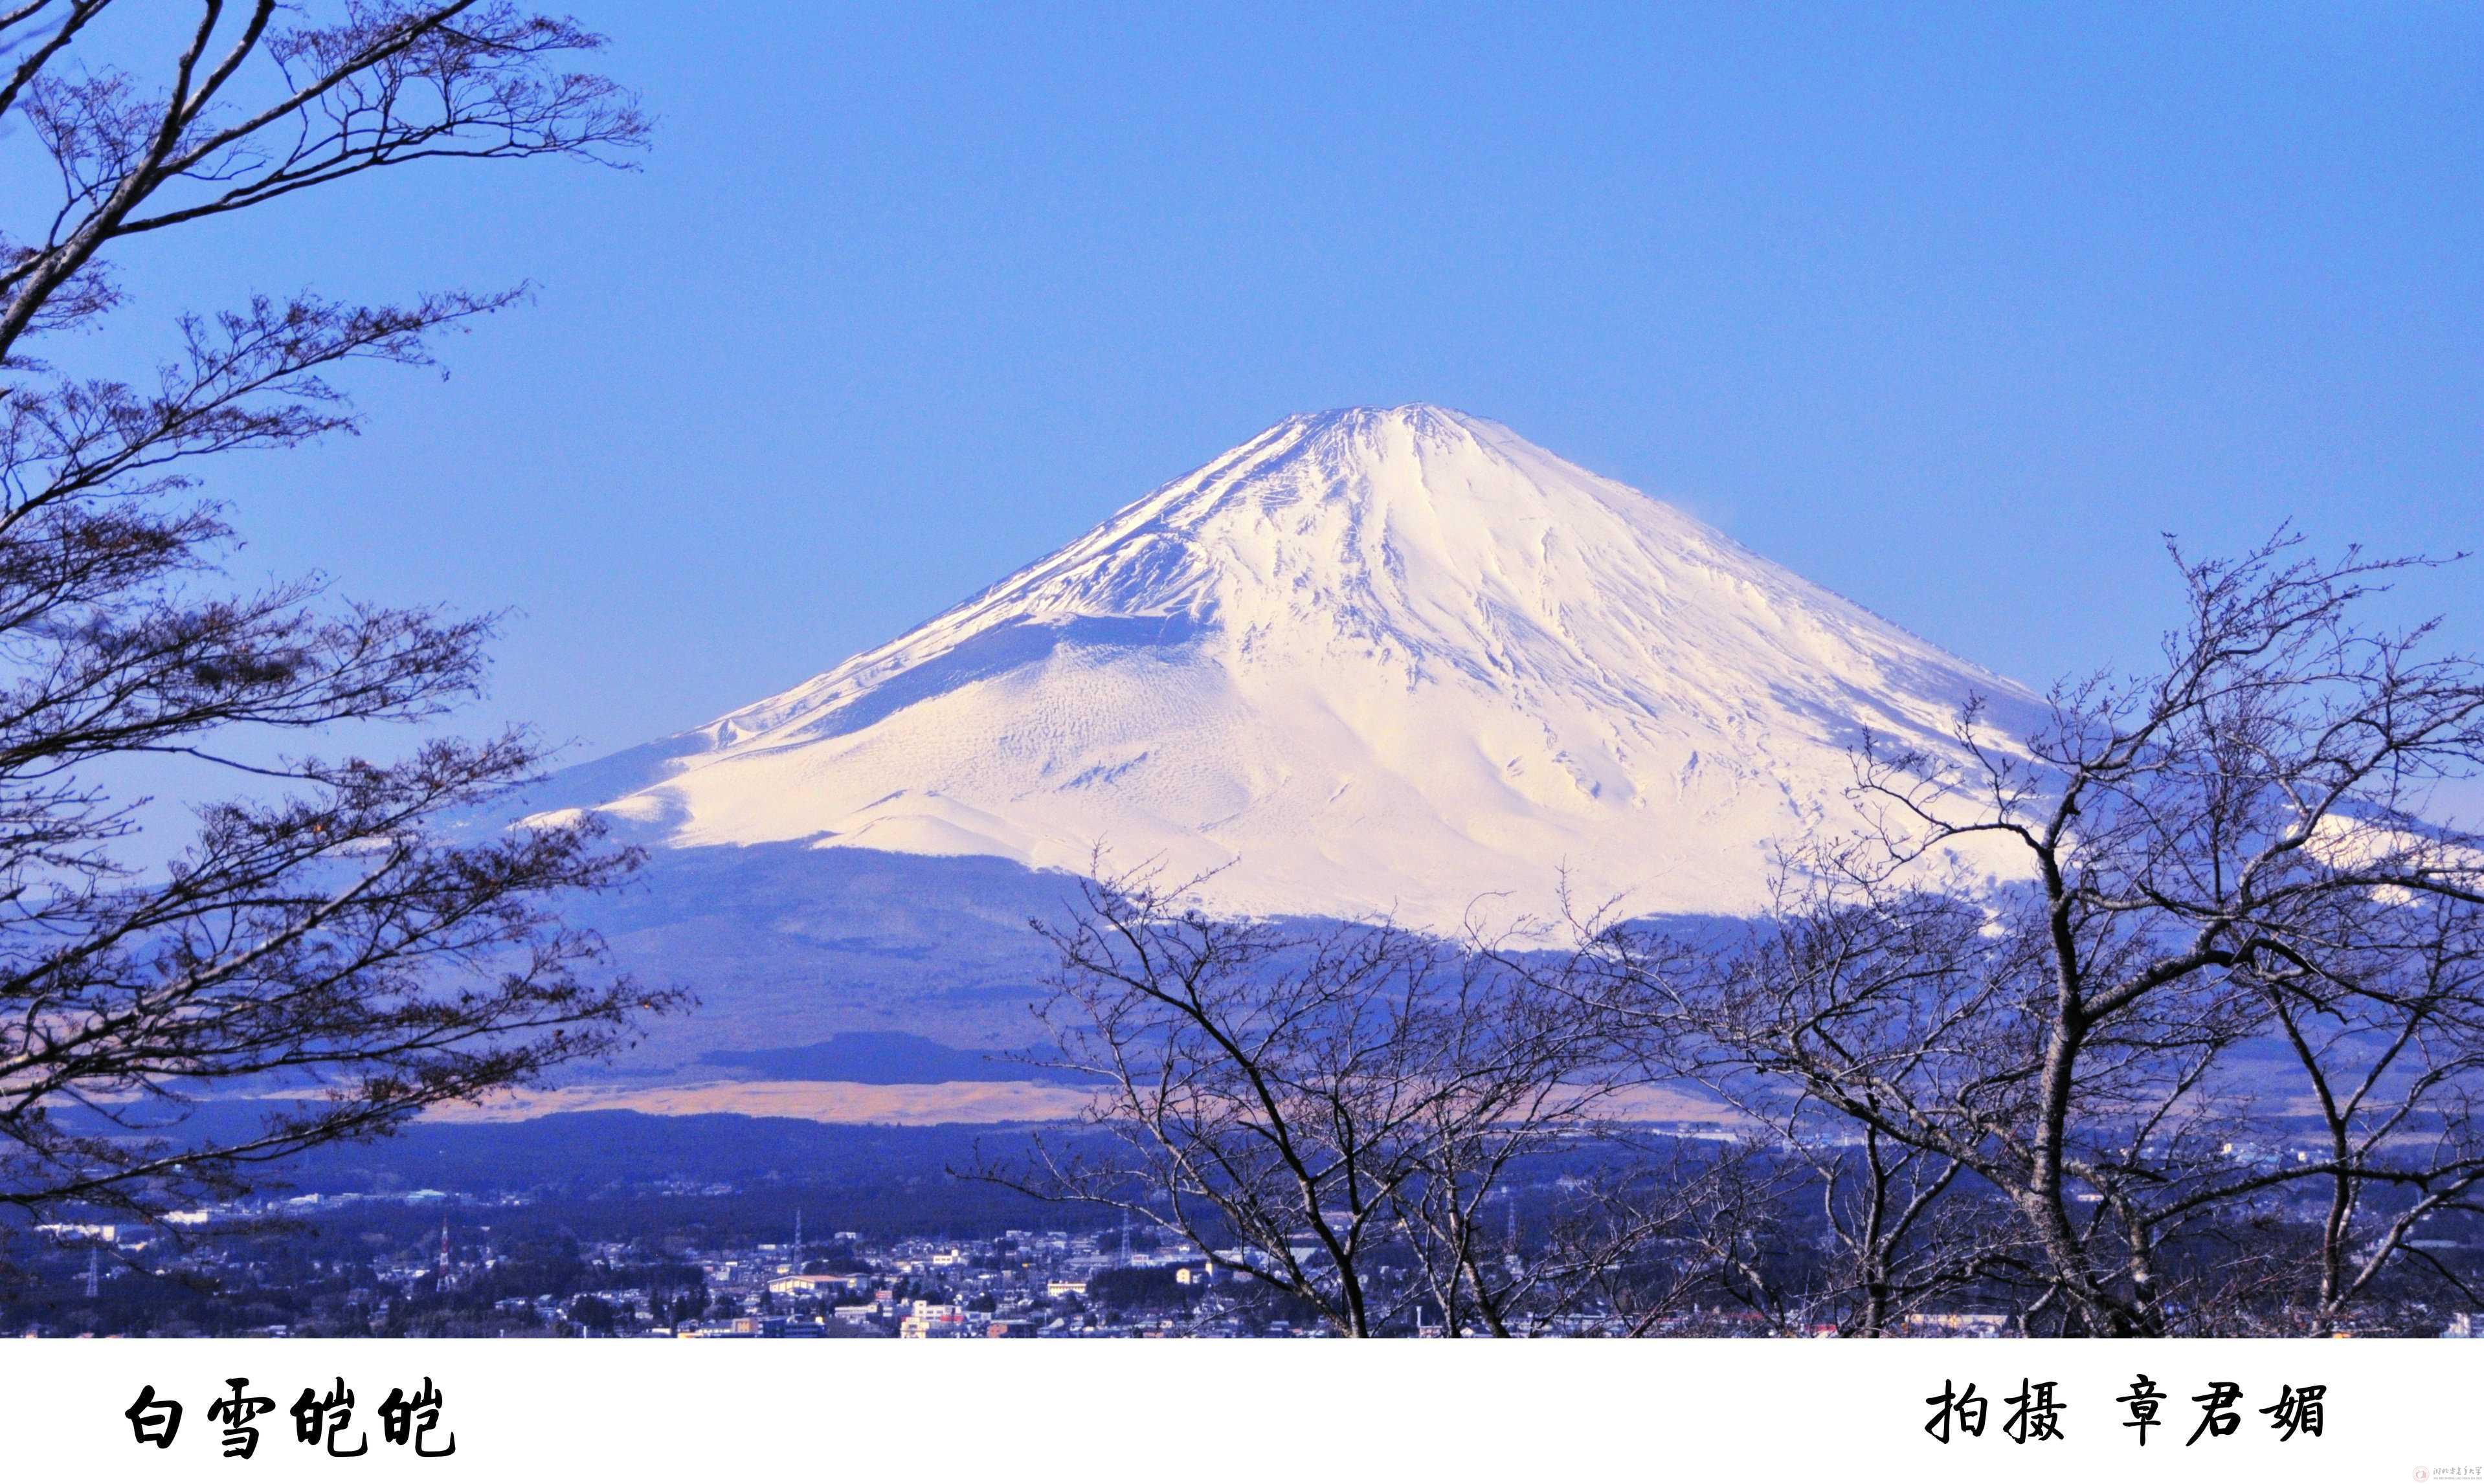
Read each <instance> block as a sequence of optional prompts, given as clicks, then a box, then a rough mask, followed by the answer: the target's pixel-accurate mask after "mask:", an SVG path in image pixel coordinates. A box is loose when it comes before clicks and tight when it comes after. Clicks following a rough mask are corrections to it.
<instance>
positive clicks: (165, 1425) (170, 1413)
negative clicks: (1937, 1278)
mask: <svg viewBox="0 0 2484 1484" xmlns="http://www.w3.org/2000/svg"><path fill="white" fill-rule="evenodd" d="M121 1416H122V1417H127V1418H128V1419H129V1431H130V1434H131V1436H133V1437H135V1438H136V1439H137V1440H138V1441H139V1442H140V1443H151V1444H155V1445H156V1446H157V1447H159V1448H169V1447H171V1446H172V1445H173V1435H174V1434H175V1433H177V1432H179V1431H180V1430H181V1404H180V1403H179V1402H176V1401H174V1400H173V1399H171V1398H170V1397H167V1398H165V1399H164V1400H162V1401H158V1400H156V1399H155V1389H154V1388H153V1387H151V1386H149V1387H141V1388H140V1389H139V1391H138V1399H137V1400H136V1401H134V1402H131V1403H130V1404H129V1410H128V1411H127V1412H124V1413H122V1414H121ZM2314 1430H2315V1431H2317V1429H2314Z"/></svg>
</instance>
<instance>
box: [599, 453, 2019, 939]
mask: <svg viewBox="0 0 2484 1484" xmlns="http://www.w3.org/2000/svg"><path fill="white" fill-rule="evenodd" d="M1970 693H1977V694H1982V695H1984V696H1985V697H1986V698H1987V699H1988V700H1990V701H1991V702H1992V703H1993V712H1992V715H1993V718H1994V720H1995V721H1996V722H1997V723H1998V724H1999V725H2000V726H2001V727H2002V728H2004V729H2005V730H2007V729H2009V728H2012V726H2014V725H2017V724H2023V722H2024V721H2025V720H2026V719H2029V718H2031V717H2032V715H2033V711H2032V707H2033V706H2034V704H2035V701H2034V697H2032V696H2031V695H2029V694H2028V693H2027V692H2026V691H2025V690H2023V689H2021V688H2018V687H2016V686H2014V685H2012V684H2011V683H2010V682H2007V681H2005V680H2002V679H2000V678H1999V677H1997V676H1994V675H1991V674H1989V673H1986V672H1985V671H1983V670H1980V669H1978V668H1976V667H1974V666H1973V665H1970V664H1968V663H1966V662H1964V661H1959V660H1958V659H1955V658H1953V657H1951V656H1949V655H1947V654H1945V653H1943V652H1941V651H1940V650H1938V649H1936V648H1934V647H1932V646H1931V645H1930V644H1927V643H1925V642H1924V641H1923V640H1921V639H1918V638H1916V637H1915V636H1913V635H1911V634H1907V633H1905V632H1904V630H1901V629H1899V628H1897V627H1896V626H1894V625H1892V624H1889V623H1887V622H1885V621H1883V620H1881V619H1879V618H1877V617H1876V616H1874V615H1873V614H1871V613H1869V612H1867V611H1865V610H1864V609H1862V608H1860V607H1856V606H1855V605H1853V604H1850V603H1848V602H1847V601H1845V600H1844V599H1841V598H1839V597H1837V596H1835V595H1834V594H1832V593H1829V592H1826V591H1824V590H1823V589H1821V588H1819V587H1817V586H1815V585H1813V584H1811V583H1809V582H1806V581H1804V580H1801V579H1800V578H1797V577H1796V576H1794V575H1793V574H1792V573H1790V572H1787V571H1785V570H1784V569H1783V568H1780V567H1777V566H1775V565H1774V564H1772V563H1770V562H1768V561H1765V560H1763V559H1761V558H1760V557H1758V556H1756V555H1754V554H1752V553H1749V552H1747V551H1744V550H1743V549H1742V548H1741V547H1739V546H1737V545H1735V544H1734V543H1733V542H1732V541H1731V540H1729V539H1727V538H1726V537H1724V536H1723V535H1721V534H1719V533H1718V532H1716V531H1715V530H1713V529H1711V528H1709V527H1708V526H1703V525H1701V524H1700V523H1698V522H1697V521H1694V520H1692V519H1690V518H1689V517H1688V516H1686V515H1684V514H1683V513H1681V512H1680V511H1677V510H1675V509H1672V508H1671V507H1669V506H1667V505H1664V504H1661V503H1660V502H1658V501H1656V500H1654V499H1649V498H1647V497H1646V496H1644V495H1641V494H1639V493H1638V492H1636V491H1634V490H1632V489H1629V488H1627V487H1625V486H1623V485H1619V484H1616V483H1614V482H1612V481H1610V480H1607V479H1603V478H1600V477H1598V476H1596V475H1594V474H1591V473H1589V472H1586V471H1584V470H1582V469H1580V468H1578V467H1577V466H1576V465H1573V464H1570V463H1567V462H1565V461H1563V460H1562V459H1559V458H1557V457H1555V456H1553V454H1551V453H1548V452H1546V451H1545V450H1543V449H1541V448H1538V447H1536V446H1535V445H1531V444H1529V443H1527V442H1526V441H1525V440H1524V439H1521V438H1519V437H1518V436H1517V435H1516V434H1514V433H1512V432H1511V431H1510V430H1508V429H1507V428H1504V427H1502V426H1500V425H1499V424H1498V423H1494V422H1489V421H1485V420H1483V419H1481V418H1471V417H1467V416H1465V415H1462V414H1459V413H1453V412H1448V411H1445V410H1444V409H1440V408H1436V407H1424V406H1414V407H1400V408H1393V409H1389V410H1385V411H1384V410H1372V409H1354V410H1349V411H1342V412H1331V413H1322V414H1318V415H1315V416H1304V417H1295V418H1287V419H1286V420H1284V421H1283V422H1281V423H1279V424H1278V425H1277V426H1275V427H1273V428H1270V429H1269V430H1267V431H1266V432H1264V433H1262V434H1260V435H1259V436H1258V437H1256V438H1254V439H1252V440H1251V441H1250V442H1249V443H1246V444H1244V445H1241V446H1240V447H1238V448H1235V449H1233V450H1231V451H1230V452H1229V453H1226V454H1225V455H1223V456H1222V457H1220V458H1218V459H1216V460H1215V461H1213V462H1211V463H1209V464H1208V465H1206V466H1205V467H1204V468H1202V469H1201V470H1199V471H1198V472H1194V473H1191V474H1189V475H1187V476H1185V477H1183V478H1181V479H1177V480H1175V481H1174V482H1173V483H1171V484H1169V485H1166V486H1164V487H1163V488H1161V489H1159V490H1157V491H1155V492H1154V493H1153V494H1151V495H1148V497H1147V498H1145V499H1141V500H1139V501H1138V502H1137V503H1135V504H1132V505H1130V506H1128V507H1127V508H1125V509H1123V510H1122V511H1121V512H1120V513H1119V514H1117V515H1115V516H1114V517H1113V518H1112V519H1110V520H1108V521H1106V522H1105V523H1104V524H1103V525H1102V526H1097V527H1096V528H1095V529H1094V531H1092V532H1090V533H1089V534H1088V535H1086V536H1085V537H1082V538H1081V539H1079V540H1078V541H1076V542H1073V543H1072V544H1071V545H1069V546H1068V547H1066V548H1064V549H1063V550H1062V551H1060V552H1058V553H1054V554H1053V555H1051V556H1049V557H1046V558H1044V559H1043V560H1041V561H1039V562H1037V563H1036V564H1035V565H1033V566H1031V567H1028V568H1027V569H1025V570H1024V571H1022V572H1019V573H1017V574H1016V575H1014V576H1012V577H1011V578H1009V579H1008V580H1004V581H1002V582H1001V583H999V584H998V585H996V586H994V587H992V588H990V589H988V590H987V591H985V592H984V593H982V594H981V595H979V596H977V597H975V598H974V599H972V600H970V601H968V602H967V603H965V604H963V605H960V606H959V607H956V608H953V609H951V610H950V611H948V612H946V613H943V614H941V615H940V616H939V617H937V618H934V619H932V620H931V622H929V623H927V624H924V625H923V626H922V627H920V628H918V629H916V630H914V631H913V632H912V633H910V634H904V636H902V637H900V638H898V639H896V640H894V641H892V642H890V643H888V644H885V645H882V646H881V647H879V648H877V649H874V650H871V651H869V652H867V653H865V654H861V655H857V656H855V657H854V658H852V659H850V660H849V661H846V662H845V663H843V664H840V665H838V666H837V667H836V668H834V669H832V670H829V671H827V672H826V673H825V674H823V675H820V676H818V677H817V678H815V679H813V680H811V681H809V682H806V683H805V684H803V685H800V686H797V687H796V688H793V689H791V690H788V691H785V692H783V693H782V694H779V695H775V696H771V697H769V698H768V699H766V700H764V701H761V702H758V703H757V704H755V705H752V706H749V707H745V708H743V709H742V710H741V711H737V712H735V713H733V714H732V715H727V716H724V717H722V718H720V719H718V720H716V721H715V722H713V723H711V724H710V725H708V726H706V727H704V728H701V729H699V730H697V731H695V732H690V733H685V734H682V735H681V736H679V737H675V738H671V739H666V740H664V741H662V742H657V743H651V744H650V745H649V746H648V747H645V748H640V749H637V755H638V757H639V759H640V761H637V762H634V763H629V764H627V765H624V764H622V762H621V760H618V759H616V760H609V761H608V762H607V763H605V764H590V765H587V767H586V768H585V769H576V770H574V772H575V773H576V774H577V775H578V776H577V777H576V778H575V779H573V780H571V789H572V792H571V797H573V798H576V799H578V801H580V802H591V803H592V805H593V806H594V807H598V808H600V810H601V811H602V812H603V813H604V814H606V815H607V816H608V817H609V818H610V819H612V820H613V821H614V822H615V823H617V824H620V825H622V826H623V827H624V828H625V830H627V831H628V832H630V833H634V834H635V835H638V836H639V837H640V838H648V839H652V840H655V841H658V842H661V843H664V844H671V845H684V846H690V845H715V844H755V843H759V842H775V841H795V840H802V841H810V842H813V843H815V844H817V845H818V846H820V847H822V848H831V849H832V848H836V847H843V846H857V847H865V848H869V849H874V850H892V851H900V852H907V853H915V854H931V855H973V854H983V855H996V856H1003V857H1007V858H1009V859H1011V860H1014V861H1017V862H1020V863H1022V864H1026V865H1030V866H1035V867H1039V868H1062V869H1066V870H1071V871H1083V870H1085V869H1086V868H1087V867H1088V865H1089V862H1090V859H1091V855H1092V853H1093V851H1094V850H1095V849H1096V848H1097V847H1098V846H1099V845H1100V846H1101V847H1102V848H1103V849H1104V850H1106V851H1107V853H1108V858H1109V860H1110V861H1111V862H1112V863H1114V864H1117V865H1133V864H1136V863H1138V862H1140V861H1143V860H1148V859H1155V860H1159V861H1161V862H1162V864H1163V865H1164V867H1165V868H1166V870H1167V871H1168V872H1170V873H1173V874H1176V875H1181V876H1188V875H1191V874H1195V873H1200V872H1205V871H1210V870H1213V871H1215V872H1216V873H1217V874H1216V875H1215V876H1214V877H1212V879H1210V881H1209V882H1208V883H1207V885H1206V887H1205V888H1204V891H1203V895H1204V896H1205V897H1206V898H1207V900H1208V901H1209V902H1210V903H1211V904H1214V905H1216V906H1219V907H1221V908H1225V909H1229V910H1235V911H1242V912H1250V913H1276V912H1303V913H1316V914H1324V915H1349V914H1360V913H1367V912H1380V911H1390V912H1394V913H1396V914H1397V915H1398V916H1399V917H1400V918H1401V919H1402V920H1407V921H1412V922H1418V923H1428V924H1453V923H1456V922H1458V921H1459V920H1461V919H1462V918H1463V917H1465V916H1466V914H1467V913H1468V912H1469V910H1470V908H1471V907H1472V906H1473V905H1475V904H1478V902H1479V901H1482V902H1484V903H1485V905H1486V908H1487V913H1488V915H1490V916H1492V917H1494V918H1496V919H1500V920H1506V919H1507V918H1509V917H1510V916H1513V915H1515V914H1517V913H1520V912H1542V911H1546V910H1549V909H1550V908H1551V907H1552V905H1553V900H1554V897H1553V893H1554V890H1555V886H1556V882H1557V879H1558V877H1559V875H1560V874H1561V873H1562V872H1564V871H1566V872H1567V873H1568V875H1569V877H1570V880H1571V883H1572V887H1573V890H1574V892H1575V893H1576V894H1577V895H1578V896H1580V897H1581V898H1583V899H1585V900H1589V901H1602V900H1604V899H1606V898H1608V897H1611V896H1614V895H1616V894H1627V897H1626V904H1627V905H1628V906H1629V907H1630V908H1631V909H1632V910H1634V911H1638V912H1660V911H1663V912H1742V911H1747V910H1750V909H1752V908H1754V907H1756V906H1758V905H1759V904H1761V902H1762V900H1763V895H1764V892H1765V888H1766V881H1767V877H1768V873H1769V864H1770V855H1769V842H1770V841H1772V840H1777V839H1784V838H1789V837H1793V836H1796V835H1798V834H1800V833H1801V832H1804V831H1806V830H1810V829H1813V828H1817V827H1820V826H1823V825H1826V826H1828V827H1832V828H1833V827H1839V826H1841V825H1843V824H1844V823H1847V822H1848V821H1849V820H1850V815H1849V814H1848V813H1847V810H1848V806H1847V804H1846V803H1845V802H1844V798H1843V791H1844V790H1845V789H1846V788H1847V787H1848V786H1849V785H1850V782H1851V779H1852V771H1851V766H1850V760H1849V756H1848V753H1847V750H1846V749H1847V747H1848V746H1849V744H1850V742H1853V741H1854V740H1855V739H1856V737H1857V736H1858V735H1859V734H1860V732H1861V730H1862V729H1863V728H1866V727H1869V728H1871V729H1873V730H1874V731H1876V732H1879V733H1882V734H1889V735H1894V736H1896V737H1899V738H1902V739H1905V740H1909V741H1918V742H1926V743H1929V744H1932V745H1942V744H1943V741H1942V740H1943V738H1944V736H1945V733H1946V731H1947V729H1948V728H1949V727H1950V726H1951V725H1953V723H1954V721H1955V718H1956V716H1957V714H1958V708H1959V706H1960V705H1961V703H1963V702H1964V701H1965V700H1966V698H1967V697H1968V695H1969V694H1970ZM626 756H629V755H625V757H626ZM590 769H594V771H590ZM625 780H626V781H625ZM634 783H635V785H636V786H631V785H632V784H634ZM581 787H583V794H582V795H581V792H580V791H581ZM605 789H613V790H619V791H620V792H618V793H617V794H616V793H607V792H602V791H603V790H605ZM1494 894H1502V895H1498V896H1496V895H1494Z"/></svg>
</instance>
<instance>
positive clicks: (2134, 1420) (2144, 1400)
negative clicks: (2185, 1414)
mask: <svg viewBox="0 0 2484 1484" xmlns="http://www.w3.org/2000/svg"><path fill="white" fill-rule="evenodd" d="M2114 1400H2115V1401H2118V1402H2120V1403H2121V1404H2122V1405H2124V1406H2126V1407H2128V1408H2129V1409H2130V1420H2129V1421H2127V1422H2124V1423H2122V1424H2121V1425H2122V1426H2124V1427H2136V1428H2138V1429H2139V1445H2140V1446H2141V1447H2143V1448H2144V1447H2146V1446H2147V1430H2148V1429H2149V1428H2151V1427H2161V1426H2163V1425H2164V1424H2163V1423H2161V1422H2158V1421H2157V1420H2156V1409H2157V1408H2158V1407H2159V1406H2162V1405H2163V1404H2164V1401H2165V1393H2164V1392H2163V1391H2161V1390H2157V1388H2156V1383H2155V1382H2153V1381H2150V1380H2148V1379H2147V1373H2146V1372H2142V1373H2141V1374H2140V1377H2139V1379H2138V1380H2136V1381H2134V1382H2132V1383H2131V1384H2130V1390H2128V1391H2126V1392H2124V1393H2123V1394H2121V1395H2120V1396H2117V1397H2115V1398H2114Z"/></svg>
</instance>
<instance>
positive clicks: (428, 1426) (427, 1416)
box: [380, 1376, 457, 1458]
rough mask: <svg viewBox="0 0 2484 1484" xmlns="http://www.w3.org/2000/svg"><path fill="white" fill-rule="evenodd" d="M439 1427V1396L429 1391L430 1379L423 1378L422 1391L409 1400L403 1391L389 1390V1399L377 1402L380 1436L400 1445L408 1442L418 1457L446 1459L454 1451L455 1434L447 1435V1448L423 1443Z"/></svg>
mask: <svg viewBox="0 0 2484 1484" xmlns="http://www.w3.org/2000/svg"><path fill="white" fill-rule="evenodd" d="M439 1425H440V1393H439V1392H438V1391H436V1390H432V1386H431V1378H430V1377H429V1376H425V1377H423V1378H422V1390H419V1391H417V1392H415V1393H414V1395H412V1396H411V1397H409V1396H407V1395H406V1394H405V1391H404V1390H403V1389H402V1388H398V1387H391V1388H389V1393H388V1400H386V1401H384V1402H382V1403H380V1436H381V1437H383V1438H386V1439H387V1440H388V1441H389V1442H391V1443H393V1444H397V1445H399V1446H403V1445H404V1444H405V1443H406V1442H407V1441H408V1440H409V1439H411V1440H412V1442H413V1444H414V1451H415V1455H416V1456H417V1457H419V1458H446V1457H447V1456H448V1455H449V1454H451V1453H454V1452H456V1451H457V1435H456V1434H455V1433H450V1434H449V1435H448V1445H447V1446H446V1447H443V1448H435V1447H432V1446H430V1445H429V1444H427V1443H426V1442H425V1441H424V1440H425V1439H427V1438H429V1437H430V1436H431V1430H432V1429H433V1428H435V1427H438V1426H439Z"/></svg>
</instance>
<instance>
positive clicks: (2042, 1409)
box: [2001, 1376, 2069, 1443]
mask: <svg viewBox="0 0 2484 1484" xmlns="http://www.w3.org/2000/svg"><path fill="white" fill-rule="evenodd" d="M2056 1385H2058V1383H2056V1382H2051V1381H2039V1382H2036V1383H2035V1384H2033V1385H2032V1386H2031V1385H2029V1384H2028V1382H2027V1379H2026V1378H2025V1377H2023V1376H2022V1377H2020V1378H2019V1381H2018V1394H2017V1395H2015V1396H2005V1397H2003V1398H2002V1400H2003V1401H2006V1402H2008V1403H2009V1404H2010V1408H2011V1411H2010V1420H2008V1421H2006V1422H2004V1423H2002V1424H2001V1430H2002V1431H2003V1432H2005V1433H2008V1434H2009V1435H2010V1441H2011V1442H2012V1443H2041V1442H2043V1441H2044V1440H2045V1439H2047V1438H2056V1439H2057V1438H2059V1437H2061V1436H2062V1413H2063V1411H2064V1410H2065V1409H2066V1408H2067V1407H2068V1406H2069V1403H2067V1402H2057V1401H2055V1400H2053V1388H2054V1387H2055V1386H2056Z"/></svg>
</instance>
